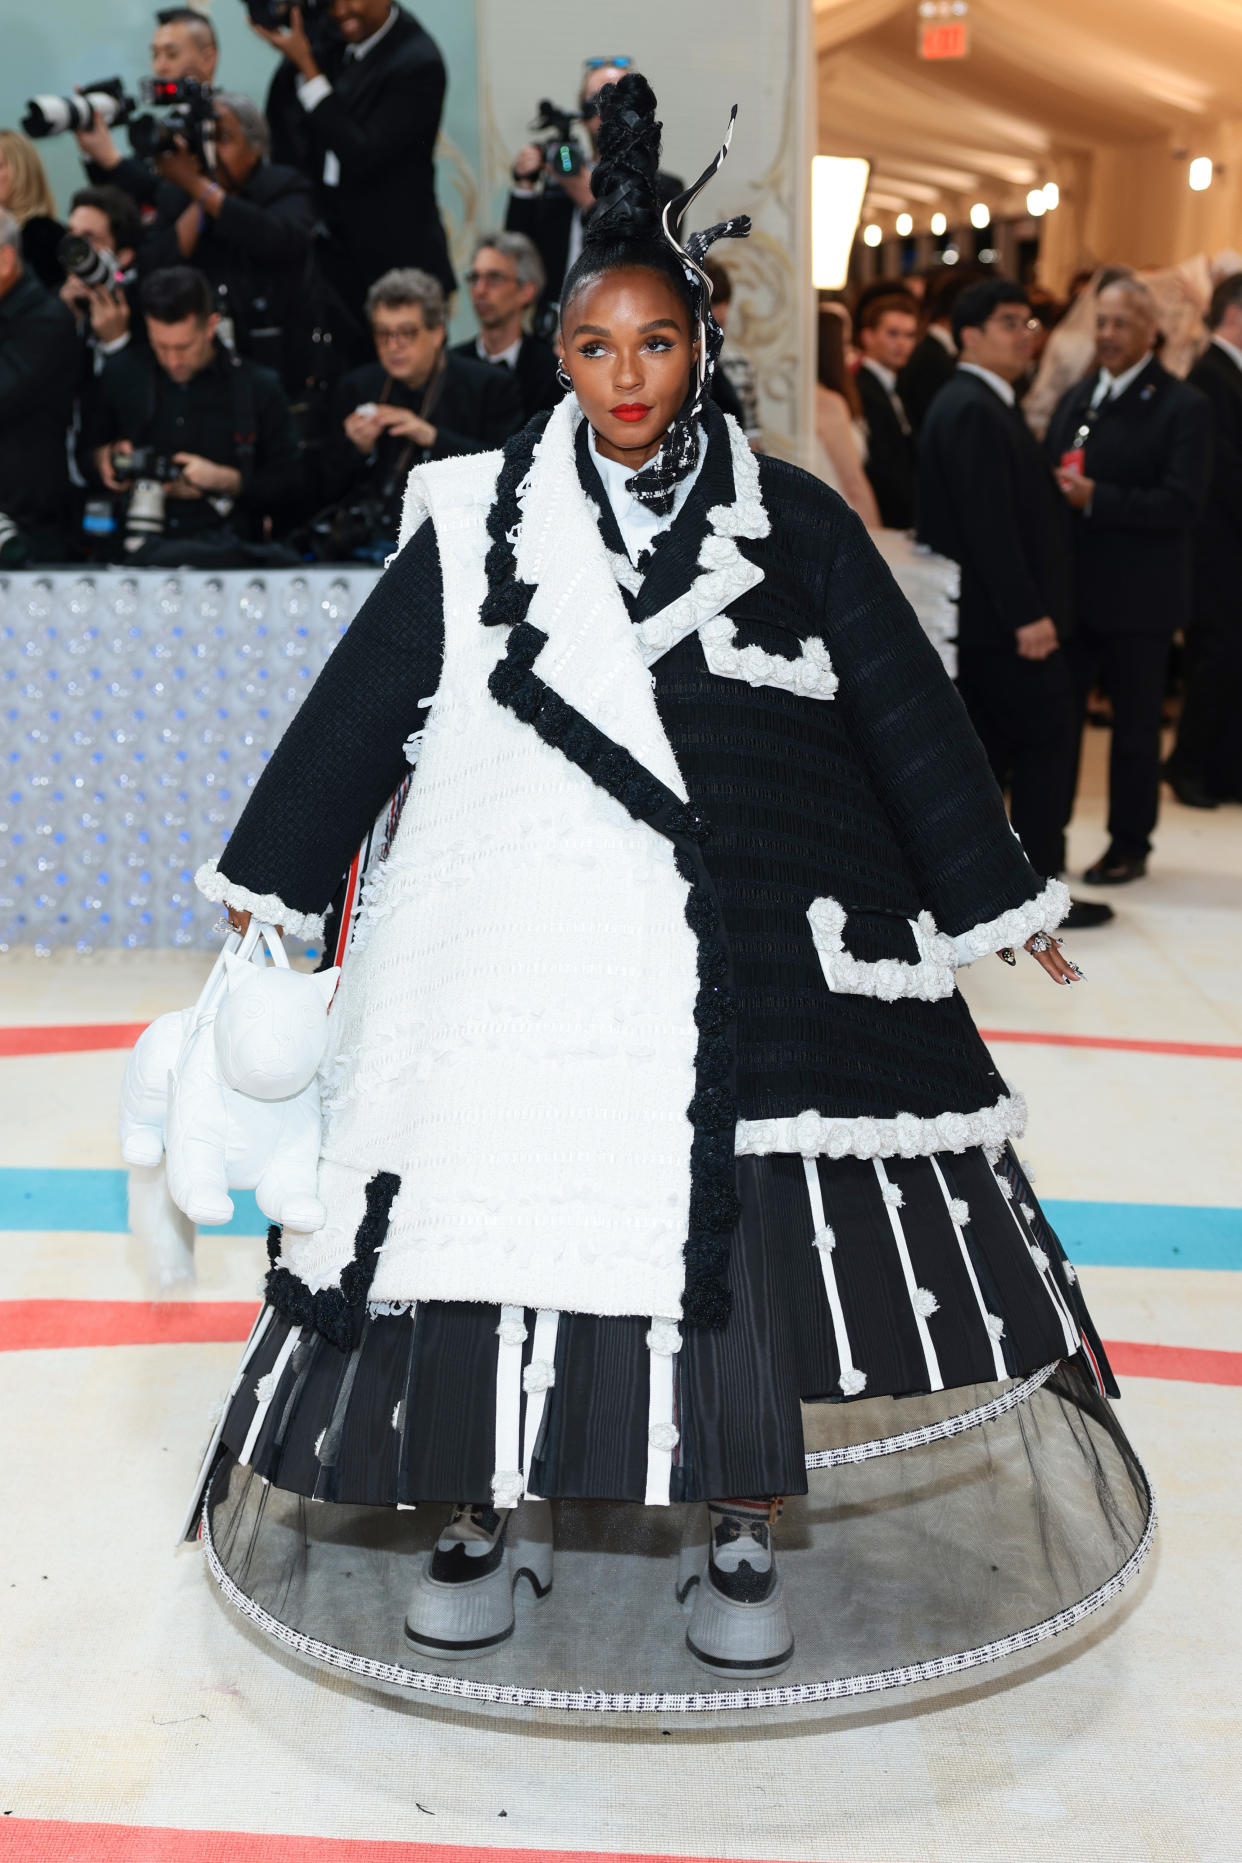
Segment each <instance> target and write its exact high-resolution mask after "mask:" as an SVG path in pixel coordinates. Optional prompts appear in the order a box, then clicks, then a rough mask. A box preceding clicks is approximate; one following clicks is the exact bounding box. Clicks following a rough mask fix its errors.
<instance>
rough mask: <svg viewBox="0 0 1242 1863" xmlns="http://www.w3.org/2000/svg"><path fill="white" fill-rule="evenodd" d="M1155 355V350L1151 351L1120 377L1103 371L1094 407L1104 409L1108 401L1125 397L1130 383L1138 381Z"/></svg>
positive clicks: (1124, 370)
mask: <svg viewBox="0 0 1242 1863" xmlns="http://www.w3.org/2000/svg"><path fill="white" fill-rule="evenodd" d="M1155 353H1156V352H1155V350H1154V349H1149V350H1148V352H1147V354H1146V355H1145V356H1140V357H1139V359H1138V361H1137V362H1136V363H1134V364H1133V365H1132V366H1131V367H1130V368H1128V369H1123V370H1122V372H1121V374H1120V375H1110V374H1109V372H1108V370H1107V369H1101V370H1100V379H1099V381H1098V382H1097V383H1096V385H1095V393H1094V394H1093V395H1092V397H1091V405H1092V407H1093V408H1098V407H1102V406H1103V405H1104V403H1105V402H1106V401H1116V400H1117V399H1118V397H1119V396H1121V395H1124V393H1125V392H1126V389H1127V388H1128V387H1129V386H1130V383H1131V382H1133V381H1137V379H1138V377H1139V376H1140V375H1141V374H1142V373H1143V370H1144V369H1145V368H1146V367H1147V365H1148V363H1149V362H1150V361H1151V359H1152V357H1153V356H1154V355H1155Z"/></svg>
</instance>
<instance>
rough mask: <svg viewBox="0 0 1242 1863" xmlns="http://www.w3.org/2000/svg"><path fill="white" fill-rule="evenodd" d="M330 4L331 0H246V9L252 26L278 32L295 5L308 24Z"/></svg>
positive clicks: (285, 23)
mask: <svg viewBox="0 0 1242 1863" xmlns="http://www.w3.org/2000/svg"><path fill="white" fill-rule="evenodd" d="M331 4H332V0H246V11H247V12H248V13H249V15H250V23H251V25H252V26H261V27H262V28H263V30H264V32H279V31H280V30H281V28H282V27H284V26H287V25H288V24H289V15H290V13H292V11H293V9H294V7H295V6H296V7H298V8H299V10H300V12H301V15H302V19H303V21H304V22H305V23H306V24H307V25H309V24H310V22H311V20H312V19H313V18H314V16H315V14H316V13H326V12H327V10H328V8H329V6H330V5H331Z"/></svg>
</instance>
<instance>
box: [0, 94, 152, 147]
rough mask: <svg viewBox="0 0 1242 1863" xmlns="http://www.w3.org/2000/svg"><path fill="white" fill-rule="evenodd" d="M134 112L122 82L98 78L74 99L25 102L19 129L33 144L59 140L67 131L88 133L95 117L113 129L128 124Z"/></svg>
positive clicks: (47, 99)
mask: <svg viewBox="0 0 1242 1863" xmlns="http://www.w3.org/2000/svg"><path fill="white" fill-rule="evenodd" d="M137 108H138V105H137V102H136V101H135V99H134V98H132V97H130V96H128V95H127V94H126V90H125V83H124V80H123V79H122V78H101V79H100V81H99V83H98V84H84V85H83V86H82V89H81V92H80V93H79V94H77V95H76V96H73V97H30V98H27V100H26V114H25V116H24V117H23V118H22V128H23V129H24V130H25V132H26V134H27V135H28V136H29V137H30V138H31V139H32V141H35V142H37V141H39V140H40V138H42V137H44V136H62V135H63V134H64V133H65V131H66V130H69V129H89V128H90V127H91V125H92V123H93V122H94V120H95V117H96V115H98V117H99V120H100V122H102V123H106V124H107V125H108V127H109V128H110V129H115V127H116V125H117V124H118V123H127V122H128V121H129V119H130V117H131V116H132V115H133V113H134V111H135V110H136V109H137Z"/></svg>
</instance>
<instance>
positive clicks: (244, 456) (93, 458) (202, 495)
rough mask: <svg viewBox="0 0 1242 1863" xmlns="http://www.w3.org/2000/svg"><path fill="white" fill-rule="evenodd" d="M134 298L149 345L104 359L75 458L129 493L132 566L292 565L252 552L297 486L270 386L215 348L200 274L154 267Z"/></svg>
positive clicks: (214, 316)
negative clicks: (268, 519)
mask: <svg viewBox="0 0 1242 1863" xmlns="http://www.w3.org/2000/svg"><path fill="white" fill-rule="evenodd" d="M141 302H142V309H143V313H144V315H145V319H146V327H147V337H148V340H149V343H150V349H149V350H147V349H139V348H138V347H137V345H136V344H130V345H129V346H128V347H127V348H126V349H124V350H122V351H121V353H120V355H118V356H113V357H111V358H110V359H109V360H108V361H107V362H106V363H105V364H104V367H103V371H102V373H101V375H100V377H99V380H98V383H97V384H96V393H95V394H94V396H93V397H92V400H91V403H90V405H89V407H88V409H87V413H86V418H85V420H84V423H83V451H84V455H85V461H84V463H87V464H89V468H90V469H91V471H92V472H93V474H94V475H95V476H96V477H97V479H98V481H99V482H100V483H102V485H103V486H104V487H105V488H106V489H107V490H108V491H109V492H111V493H113V494H114V495H115V496H117V497H120V496H121V495H122V494H125V493H129V494H130V503H129V509H128V514H127V520H126V533H127V534H126V550H127V552H128V554H129V556H130V560H132V561H136V562H139V563H143V562H148V563H159V564H167V565H178V564H182V565H190V566H199V567H204V568H215V567H221V568H226V567H230V566H233V565H236V566H244V565H246V564H249V563H253V562H260V561H269V562H289V561H292V560H294V559H292V558H291V556H290V554H289V553H288V552H286V551H279V552H273V551H272V550H271V549H270V548H267V549H263V548H259V549H256V548H254V547H252V546H253V542H254V540H255V539H257V538H259V537H260V536H261V534H262V528H263V519H264V517H265V516H267V515H268V514H270V513H271V512H273V511H277V510H280V509H281V508H282V507H284V506H286V505H288V504H289V502H290V501H291V500H292V498H293V496H294V495H295V493H296V490H297V482H298V466H297V455H296V452H295V449H294V444H293V434H292V430H291V428H290V424H289V408H288V403H287V402H286V400H285V395H284V390H283V389H282V388H281V385H280V383H279V381H278V380H277V378H276V376H275V375H273V374H272V373H271V372H270V370H268V369H264V368H260V367H259V366H258V365H257V364H255V363H253V362H250V361H247V360H246V359H245V358H238V357H231V356H230V355H229V354H228V353H227V352H226V351H225V350H224V349H223V347H222V346H221V345H220V343H219V342H218V341H217V338H216V332H217V330H218V328H219V325H220V317H219V314H218V312H216V311H215V309H214V308H213V304H212V294H211V287H210V285H209V284H208V283H207V280H206V279H205V278H204V277H203V275H202V273H201V272H196V271H193V270H192V269H191V268H190V267H189V266H187V265H177V266H172V267H170V268H169V269H168V270H167V271H163V272H153V273H152V274H151V276H150V277H149V278H147V279H145V280H144V282H143V285H142V290H141ZM135 459H136V460H137V461H138V462H140V463H138V464H136V465H135V464H133V463H132V462H133V461H134V460H135ZM127 460H128V461H130V462H131V464H130V465H129V466H127V463H126V462H127ZM135 481H137V483H136V484H135V483H134V482H135ZM131 486H132V487H133V489H132V492H131ZM139 489H141V492H142V497H141V499H139V496H138V493H139ZM136 506H139V507H140V509H139V510H136V509H135V507H136ZM139 519H140V520H141V521H140V522H139V521H138V520H139Z"/></svg>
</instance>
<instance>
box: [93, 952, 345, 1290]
mask: <svg viewBox="0 0 1242 1863" xmlns="http://www.w3.org/2000/svg"><path fill="white" fill-rule="evenodd" d="M260 942H262V943H263V944H265V945H266V946H267V949H268V952H269V953H270V955H271V960H272V961H271V964H270V965H265V964H263V963H262V962H261V961H260V962H258V963H255V962H252V961H251V959H252V958H253V957H255V956H257V955H258V954H259V947H260ZM339 975H340V971H339V970H337V969H332V970H323V971H317V972H315V973H314V974H313V975H307V974H305V973H304V972H301V971H295V970H291V969H290V968H289V960H288V958H287V957H286V956H285V952H284V947H283V946H282V944H281V942H280V937H279V935H278V933H277V932H276V931H275V930H274V929H273V927H271V926H269V925H259V924H257V923H254V922H252V923H251V925H250V928H249V929H248V931H247V932H246V934H245V937H244V938H239V937H238V935H237V934H236V933H230V935H229V939H228V941H227V942H226V944H225V948H224V949H223V950H222V951H221V953H220V956H219V957H218V958H217V960H216V963H215V966H214V967H213V969H212V972H211V975H210V976H209V977H208V979H207V982H206V984H205V985H204V987H203V991H202V994H201V995H200V997H199V999H198V1002H197V1003H196V1004H195V1005H194V1007H193V1008H192V1009H181V1010H174V1011H172V1012H171V1013H170V1014H168V1015H164V1016H160V1017H159V1018H158V1019H157V1020H156V1021H155V1022H153V1023H152V1024H151V1026H150V1027H149V1028H147V1029H144V1031H143V1033H142V1035H141V1036H140V1037H139V1039H138V1043H137V1046H136V1047H135V1048H134V1051H133V1053H132V1054H131V1056H130V1059H129V1064H128V1066H127V1067H126V1070H125V1079H124V1082H123V1084H122V1088H121V1121H120V1126H121V1155H122V1157H123V1158H124V1159H125V1162H126V1163H127V1164H128V1165H130V1166H131V1174H130V1217H131V1228H132V1229H133V1230H134V1233H135V1235H137V1236H139V1239H140V1240H142V1241H144V1242H145V1243H146V1244H147V1250H148V1255H149V1257H150V1259H151V1261H152V1264H153V1266H154V1268H155V1271H156V1275H157V1278H158V1279H159V1281H160V1282H161V1283H162V1284H163V1285H164V1286H169V1285H171V1284H172V1283H173V1282H175V1281H177V1280H185V1279H188V1278H191V1276H192V1273H193V1266H192V1263H193V1257H192V1253H191V1252H190V1251H191V1250H192V1243H193V1233H192V1228H191V1229H190V1230H189V1231H187V1229H186V1226H185V1224H184V1222H181V1221H178V1217H177V1212H183V1213H184V1216H185V1217H188V1218H189V1221H190V1224H191V1225H193V1224H195V1223H225V1222H227V1221H228V1220H229V1218H230V1217H231V1216H232V1214H233V1200H232V1198H231V1197H230V1196H229V1191H230V1189H232V1190H253V1191H254V1193H255V1200H256V1201H257V1203H258V1205H259V1208H260V1209H261V1210H262V1212H263V1214H264V1215H265V1216H266V1217H267V1218H268V1219H269V1220H270V1221H271V1222H274V1223H281V1224H284V1225H287V1226H288V1227H289V1228H291V1229H302V1230H308V1229H317V1228H319V1227H320V1225H321V1224H322V1223H323V1221H324V1219H325V1212H324V1208H323V1205H322V1204H321V1203H320V1201H319V1198H318V1195H317V1177H318V1169H319V1140H320V1106H319V1068H320V1065H321V1063H322V1061H323V1058H324V1055H325V1053H326V1051H327V1046H328V1005H329V1004H330V1002H331V1000H332V993H333V991H334V989H335V988H336V981H337V978H338V977H339ZM161 1161H162V1167H163V1168H162V1170H161V1169H160V1166H161ZM170 1205H171V1206H175V1208H174V1207H170Z"/></svg>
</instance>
